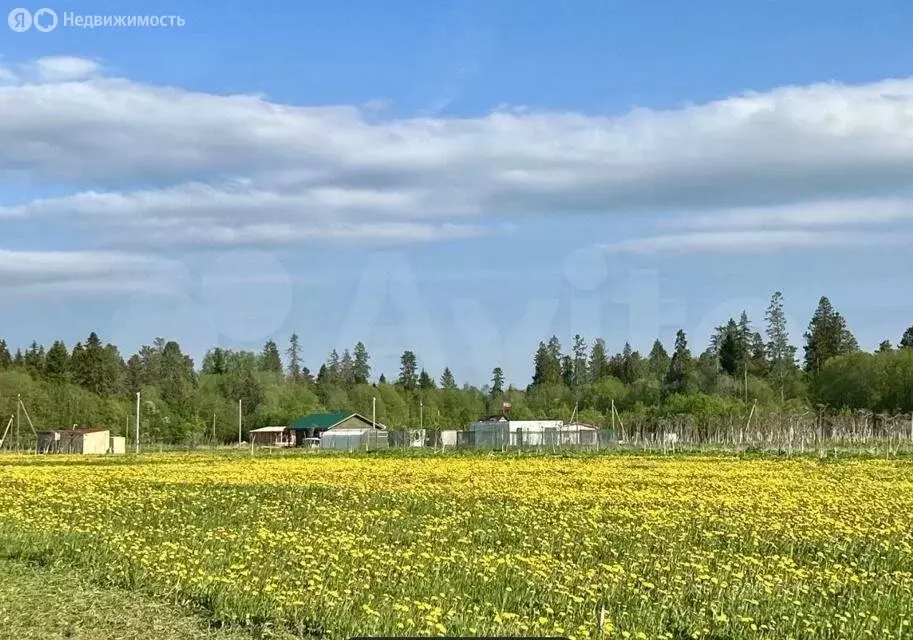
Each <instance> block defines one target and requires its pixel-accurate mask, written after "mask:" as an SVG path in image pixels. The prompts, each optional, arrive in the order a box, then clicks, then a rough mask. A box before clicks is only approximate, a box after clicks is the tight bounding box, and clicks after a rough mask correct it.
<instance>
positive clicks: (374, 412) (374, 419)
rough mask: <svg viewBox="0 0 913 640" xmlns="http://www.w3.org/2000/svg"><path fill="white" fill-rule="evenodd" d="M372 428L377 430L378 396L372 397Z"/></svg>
mask: <svg viewBox="0 0 913 640" xmlns="http://www.w3.org/2000/svg"><path fill="white" fill-rule="evenodd" d="M371 426H372V427H373V428H374V429H376V428H377V396H372V397H371Z"/></svg>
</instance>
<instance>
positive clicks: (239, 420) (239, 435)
mask: <svg viewBox="0 0 913 640" xmlns="http://www.w3.org/2000/svg"><path fill="white" fill-rule="evenodd" d="M241 442H242V439H241V398H238V446H239V447H240V446H241Z"/></svg>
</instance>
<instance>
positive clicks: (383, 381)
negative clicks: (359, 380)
mask: <svg viewBox="0 0 913 640" xmlns="http://www.w3.org/2000/svg"><path fill="white" fill-rule="evenodd" d="M377 384H387V376H385V375H384V374H380V377H379V378H378V379H377Z"/></svg>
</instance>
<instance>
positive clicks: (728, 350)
mask: <svg viewBox="0 0 913 640" xmlns="http://www.w3.org/2000/svg"><path fill="white" fill-rule="evenodd" d="M716 344H717V345H718V346H717V356H718V357H719V360H720V369H721V370H722V371H724V372H725V373H727V374H729V375H730V376H734V375H736V374H739V373H741V371H742V365H743V363H744V360H745V352H744V349H743V345H742V338H741V330H740V327H739V325H737V324H736V321H735V320H733V319H732V318H730V319H729V322H728V323H726V325H725V326H723V327H717V340H716Z"/></svg>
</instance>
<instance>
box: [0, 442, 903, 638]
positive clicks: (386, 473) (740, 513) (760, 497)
mask: <svg viewBox="0 0 913 640" xmlns="http://www.w3.org/2000/svg"><path fill="white" fill-rule="evenodd" d="M0 492H2V493H0V552H2V553H4V554H6V555H10V556H12V555H17V554H18V555H20V556H24V557H42V558H45V559H46V560H52V561H54V562H56V563H63V564H66V565H67V566H73V567H77V568H79V569H80V570H81V571H84V572H86V574H87V575H88V574H91V575H93V576H97V577H98V578H99V579H101V580H107V581H110V582H111V583H114V584H117V585H120V586H122V587H126V588H129V589H135V590H140V591H142V592H144V593H148V594H150V595H151V596H154V597H157V598H162V599H173V601H176V602H185V603H191V604H193V605H195V606H197V607H199V608H201V609H203V610H205V611H206V612H207V614H208V615H209V616H211V617H212V618H213V619H214V620H217V621H220V622H224V623H230V624H239V625H246V624H247V625H261V626H262V625H270V626H271V627H273V628H281V629H284V630H285V632H287V633H292V634H295V635H300V636H303V637H311V636H319V637H325V638H331V639H335V638H345V637H349V636H352V635H564V636H569V637H572V638H574V640H581V639H586V638H602V637H610V638H615V637H618V638H670V639H674V640H678V639H681V638H797V639H798V638H857V637H858V638H867V637H879V638H909V637H913V627H911V623H913V463H911V462H909V461H903V460H891V461H886V460H872V459H862V458H854V459H846V460H839V461H830V462H827V463H824V462H821V461H818V460H815V459H811V458H801V459H791V460H786V459H772V458H771V459H740V458H737V457H709V456H708V457H697V456H679V457H671V456H670V457H660V456H656V457H650V456H611V455H600V456H581V457H557V456H526V457H518V456H498V455H494V456H462V457H447V456H433V457H432V456H423V457H414V458H413V457H403V456H400V457H386V456H376V457H372V456H332V455H304V456H302V455H276V456H268V457H256V458H249V457H242V456H225V455H217V454H162V455H149V456H143V457H141V458H132V457H127V458H120V459H110V458H107V459H97V460H88V459H86V458H75V457H67V458H63V457H54V458H52V457H37V456H12V455H11V456H4V457H3V458H2V459H0Z"/></svg>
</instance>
